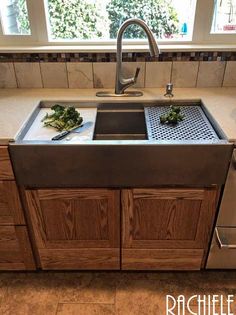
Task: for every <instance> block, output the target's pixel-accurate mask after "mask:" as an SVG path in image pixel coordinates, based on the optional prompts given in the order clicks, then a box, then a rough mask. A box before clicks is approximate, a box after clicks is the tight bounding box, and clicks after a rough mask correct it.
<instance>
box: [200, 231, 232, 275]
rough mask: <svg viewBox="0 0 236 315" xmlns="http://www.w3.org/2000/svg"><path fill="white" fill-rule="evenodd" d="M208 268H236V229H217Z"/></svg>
mask: <svg viewBox="0 0 236 315" xmlns="http://www.w3.org/2000/svg"><path fill="white" fill-rule="evenodd" d="M206 268H207V269H235V268H236V227H217V228H216V229H215V232H214V236H213V240H212V244H211V248H210V253H209V257H208V261H207V266H206Z"/></svg>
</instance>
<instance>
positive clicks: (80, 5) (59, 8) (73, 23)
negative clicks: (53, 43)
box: [48, 0, 102, 39]
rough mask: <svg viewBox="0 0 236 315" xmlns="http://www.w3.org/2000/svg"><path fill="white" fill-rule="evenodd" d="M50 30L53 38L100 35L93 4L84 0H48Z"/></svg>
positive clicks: (89, 37) (93, 36)
mask: <svg viewBox="0 0 236 315" xmlns="http://www.w3.org/2000/svg"><path fill="white" fill-rule="evenodd" d="M48 12H49V17H50V23H51V32H52V35H53V37H54V38H61V39H75V38H79V39H93V38H97V37H101V36H102V32H101V31H100V30H99V29H97V23H98V20H99V19H100V16H99V13H98V12H97V10H96V6H95V4H92V3H88V2H87V1H86V0H48Z"/></svg>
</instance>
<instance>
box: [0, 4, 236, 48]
mask: <svg viewBox="0 0 236 315" xmlns="http://www.w3.org/2000/svg"><path fill="white" fill-rule="evenodd" d="M26 1H27V6H28V13H29V20H30V26H31V35H27V36H22V35H20V36H19V35H18V36H14V35H3V33H2V29H1V26H0V51H7V52H8V51H15V52H16V51H24V52H26V51H29V52H30V51H32V52H33V51H35V52H46V51H59V50H60V51H90V52H93V51H94V52H98V51H107V52H108V51H109V52H112V51H115V50H116V40H99V41H77V40H75V41H49V38H48V32H47V27H48V25H47V18H46V13H45V12H46V11H45V9H46V8H45V1H44V0H26ZM213 7H214V0H197V4H196V12H195V21H194V28H193V38H192V41H189V40H179V41H172V40H159V41H158V44H159V46H160V47H161V50H162V51H173V50H176V51H178V50H181V48H182V49H184V50H186V51H191V50H213V49H221V50H227V49H231V50H235V47H236V46H235V43H236V34H210V30H211V23H212V17H213ZM217 47H218V48H217ZM124 51H148V45H147V40H132V41H130V40H124Z"/></svg>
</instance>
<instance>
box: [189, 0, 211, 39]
mask: <svg viewBox="0 0 236 315" xmlns="http://www.w3.org/2000/svg"><path fill="white" fill-rule="evenodd" d="M213 8H214V0H198V1H197V5H196V13H195V22H194V28H193V44H196V43H202V42H204V41H205V39H206V37H207V36H208V35H209V33H210V30H211V23H212V15H213Z"/></svg>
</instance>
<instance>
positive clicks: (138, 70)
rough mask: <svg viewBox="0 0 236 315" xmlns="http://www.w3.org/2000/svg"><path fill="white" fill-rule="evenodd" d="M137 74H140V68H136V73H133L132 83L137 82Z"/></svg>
mask: <svg viewBox="0 0 236 315" xmlns="http://www.w3.org/2000/svg"><path fill="white" fill-rule="evenodd" d="M139 72H140V68H139V67H138V68H137V69H136V72H135V75H134V83H136V82H137V79H138V75H139Z"/></svg>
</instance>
